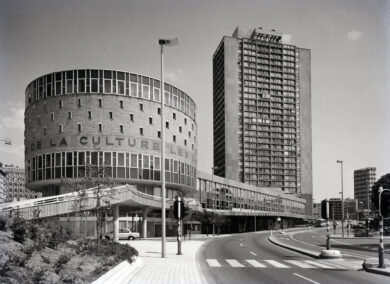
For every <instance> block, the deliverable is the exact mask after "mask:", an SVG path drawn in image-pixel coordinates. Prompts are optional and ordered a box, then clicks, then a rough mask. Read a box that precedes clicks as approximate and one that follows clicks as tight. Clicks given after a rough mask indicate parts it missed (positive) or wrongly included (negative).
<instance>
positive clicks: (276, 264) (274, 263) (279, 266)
mask: <svg viewBox="0 0 390 284" xmlns="http://www.w3.org/2000/svg"><path fill="white" fill-rule="evenodd" d="M264 261H266V262H268V263H269V264H271V265H273V266H275V267H277V268H290V266H287V265H284V264H283V263H280V262H277V261H276V260H271V259H265V260H264Z"/></svg>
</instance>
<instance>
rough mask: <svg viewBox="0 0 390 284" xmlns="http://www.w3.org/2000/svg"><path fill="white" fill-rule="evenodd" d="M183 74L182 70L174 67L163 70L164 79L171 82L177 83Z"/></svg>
mask: <svg viewBox="0 0 390 284" xmlns="http://www.w3.org/2000/svg"><path fill="white" fill-rule="evenodd" d="M182 75H183V70H181V69H178V68H177V69H175V70H174V71H167V72H165V81H170V82H172V83H177V82H179V81H181V78H182Z"/></svg>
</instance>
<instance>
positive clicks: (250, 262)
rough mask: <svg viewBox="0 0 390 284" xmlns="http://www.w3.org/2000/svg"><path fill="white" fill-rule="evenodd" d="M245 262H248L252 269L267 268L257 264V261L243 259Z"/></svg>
mask: <svg viewBox="0 0 390 284" xmlns="http://www.w3.org/2000/svg"><path fill="white" fill-rule="evenodd" d="M245 261H246V262H248V263H249V264H250V265H252V266H253V267H259V268H265V267H267V266H265V265H264V264H262V263H260V262H258V261H257V260H254V259H245Z"/></svg>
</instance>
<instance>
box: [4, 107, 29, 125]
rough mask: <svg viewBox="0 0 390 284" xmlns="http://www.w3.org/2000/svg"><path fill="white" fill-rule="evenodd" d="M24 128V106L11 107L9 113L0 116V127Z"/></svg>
mask: <svg viewBox="0 0 390 284" xmlns="http://www.w3.org/2000/svg"><path fill="white" fill-rule="evenodd" d="M3 128H10V129H11V130H24V108H16V107H11V109H10V114H9V115H8V116H7V115H4V116H3V117H2V118H0V129H3Z"/></svg>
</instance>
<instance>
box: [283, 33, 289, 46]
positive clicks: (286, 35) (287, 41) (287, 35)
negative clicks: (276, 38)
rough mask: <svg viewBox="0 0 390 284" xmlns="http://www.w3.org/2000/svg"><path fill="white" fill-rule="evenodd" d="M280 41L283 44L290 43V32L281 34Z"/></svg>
mask: <svg viewBox="0 0 390 284" xmlns="http://www.w3.org/2000/svg"><path fill="white" fill-rule="evenodd" d="M282 43H284V44H289V43H291V35H290V34H284V35H282Z"/></svg>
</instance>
